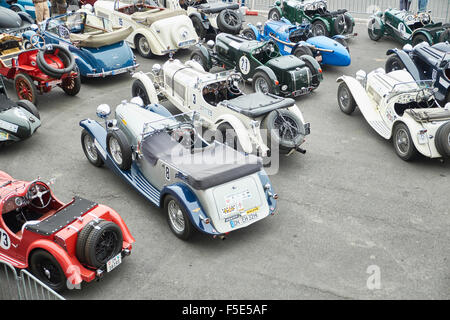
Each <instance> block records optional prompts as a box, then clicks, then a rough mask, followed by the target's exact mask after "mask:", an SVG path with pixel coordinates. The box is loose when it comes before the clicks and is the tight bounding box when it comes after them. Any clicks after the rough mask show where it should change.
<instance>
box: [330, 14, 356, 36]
mask: <svg viewBox="0 0 450 320" xmlns="http://www.w3.org/2000/svg"><path fill="white" fill-rule="evenodd" d="M333 27H334V32H335V33H336V34H349V33H352V32H353V21H352V18H351V17H350V16H349V15H348V14H342V15H340V16H339V17H336V19H334V21H333Z"/></svg>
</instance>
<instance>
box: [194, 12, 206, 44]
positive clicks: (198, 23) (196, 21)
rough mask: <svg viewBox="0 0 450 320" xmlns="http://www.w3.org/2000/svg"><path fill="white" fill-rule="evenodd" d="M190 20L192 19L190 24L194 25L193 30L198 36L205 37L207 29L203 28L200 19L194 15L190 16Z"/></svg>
mask: <svg viewBox="0 0 450 320" xmlns="http://www.w3.org/2000/svg"><path fill="white" fill-rule="evenodd" d="M191 20H192V25H193V26H194V29H195V32H196V33H197V35H198V36H199V38H200V39H204V38H205V37H206V31H207V30H205V28H204V27H203V24H202V22H201V20H200V19H199V18H198V17H196V16H192V17H191Z"/></svg>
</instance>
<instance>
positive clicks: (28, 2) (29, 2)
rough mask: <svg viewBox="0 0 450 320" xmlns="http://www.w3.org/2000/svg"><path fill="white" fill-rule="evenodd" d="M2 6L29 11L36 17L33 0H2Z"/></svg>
mask: <svg viewBox="0 0 450 320" xmlns="http://www.w3.org/2000/svg"><path fill="white" fill-rule="evenodd" d="M47 4H48V7H49V9H50V8H51V6H52V5H51V3H50V1H47ZM0 6H2V7H5V8H9V9H11V10H13V11H15V12H20V11H24V12H26V13H28V14H29V15H30V16H31V17H32V18H33V19H36V11H35V8H34V4H33V0H0Z"/></svg>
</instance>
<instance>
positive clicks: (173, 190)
mask: <svg viewBox="0 0 450 320" xmlns="http://www.w3.org/2000/svg"><path fill="white" fill-rule="evenodd" d="M169 194H170V195H171V196H173V197H174V198H175V199H177V200H178V202H179V203H180V205H181V206H183V209H184V210H185V211H186V213H187V215H188V216H189V219H190V220H191V222H192V224H193V225H194V226H195V227H196V228H197V229H198V230H199V231H201V232H203V233H207V234H211V235H219V234H220V233H219V232H217V230H216V229H215V228H214V227H213V225H212V221H211V219H210V218H209V217H208V215H207V214H206V212H204V210H203V208H202V205H201V203H200V201H199V200H198V198H197V196H196V195H195V193H194V192H193V191H192V190H191V189H190V188H189V187H188V186H187V185H185V184H184V183H181V182H179V183H175V184H172V185H169V186H165V187H164V189H163V190H162V191H161V199H160V207H161V208H163V207H164V199H165V197H166V196H167V195H169ZM206 218H209V220H210V223H205V222H204V219H206Z"/></svg>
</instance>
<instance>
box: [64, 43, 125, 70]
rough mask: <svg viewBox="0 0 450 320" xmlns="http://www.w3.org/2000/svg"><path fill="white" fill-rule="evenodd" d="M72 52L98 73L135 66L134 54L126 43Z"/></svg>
mask: <svg viewBox="0 0 450 320" xmlns="http://www.w3.org/2000/svg"><path fill="white" fill-rule="evenodd" d="M72 51H73V53H74V54H76V55H78V56H79V57H80V58H82V60H84V61H85V62H87V63H89V64H90V65H91V67H92V68H94V69H96V72H101V71H102V70H103V71H111V70H116V69H120V68H125V67H130V66H132V65H134V55H133V52H132V51H131V49H130V47H129V46H128V45H127V44H126V43H125V42H124V41H120V42H118V43H114V44H111V45H108V46H103V47H100V48H81V49H75V50H72Z"/></svg>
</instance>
